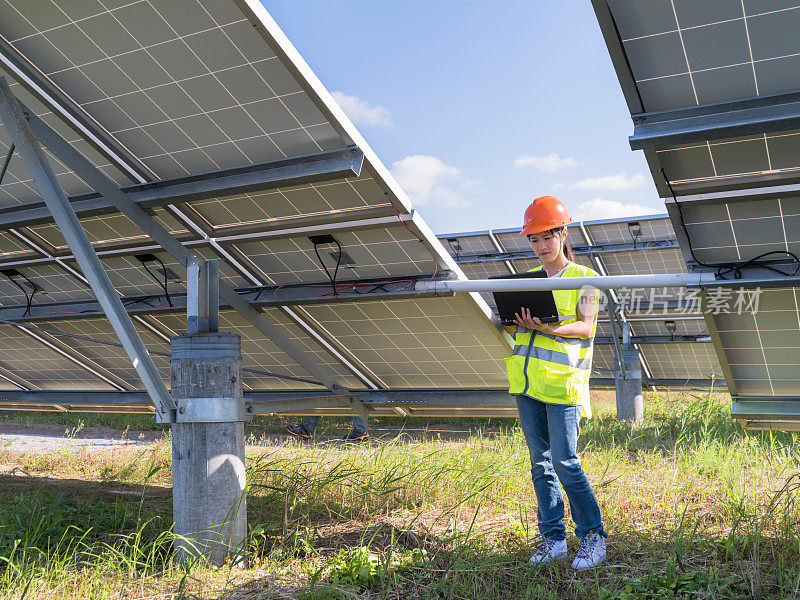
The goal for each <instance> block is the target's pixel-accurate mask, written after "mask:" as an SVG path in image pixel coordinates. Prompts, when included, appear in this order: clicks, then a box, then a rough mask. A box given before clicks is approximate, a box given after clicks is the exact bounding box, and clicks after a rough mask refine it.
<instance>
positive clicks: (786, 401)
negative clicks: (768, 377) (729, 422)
mask: <svg viewBox="0 0 800 600" xmlns="http://www.w3.org/2000/svg"><path fill="white" fill-rule="evenodd" d="M731 416H732V417H734V418H736V419H755V420H764V421H773V420H777V421H780V420H792V421H800V397H795V398H787V397H741V396H740V397H735V398H734V399H733V404H732V405H731Z"/></svg>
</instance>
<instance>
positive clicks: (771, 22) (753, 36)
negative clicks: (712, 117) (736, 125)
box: [608, 0, 800, 112]
mask: <svg viewBox="0 0 800 600" xmlns="http://www.w3.org/2000/svg"><path fill="white" fill-rule="evenodd" d="M608 4H609V7H610V8H611V11H612V14H613V16H614V20H615V24H616V26H617V28H618V31H619V34H620V36H621V38H622V41H623V45H624V48H625V51H626V55H627V58H628V61H629V63H630V66H631V69H632V71H633V75H634V78H635V80H636V83H637V87H638V88H639V93H640V96H641V98H642V100H643V102H644V106H645V111H648V112H650V111H658V110H666V109H672V108H681V107H686V106H694V105H697V104H712V103H717V102H724V101H728V100H736V99H742V98H749V97H755V96H763V95H769V94H777V93H783V92H789V91H795V89H796V87H797V86H796V85H795V84H794V78H791V77H787V73H793V72H798V71H800V61H799V60H798V54H800V42H798V40H797V36H796V35H794V33H793V32H794V31H796V30H797V27H798V25H800V3H798V2H797V1H790V2H783V1H781V2H756V1H749V2H741V3H737V2H728V1H715V2H703V3H698V2H692V1H691V0H656V1H653V2H633V1H631V0H609V2H608Z"/></svg>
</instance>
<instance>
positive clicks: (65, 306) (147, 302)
mask: <svg viewBox="0 0 800 600" xmlns="http://www.w3.org/2000/svg"><path fill="white" fill-rule="evenodd" d="M403 280H405V281H403ZM416 280H430V275H422V276H420V275H413V276H409V277H404V278H400V281H399V282H398V283H395V284H383V285H384V289H381V288H377V289H376V287H377V283H379V282H381V281H385V279H359V280H342V281H341V282H340V281H337V282H336V286H337V288H338V287H339V286H340V285H341V286H342V288H344V286H346V285H353V286H355V288H356V289H360V290H364V291H361V292H359V291H354V290H353V289H351V290H346V289H342V290H341V291H340V292H339V294H338V295H337V296H335V297H334V296H332V295H329V296H323V295H322V294H324V293H325V291H324V290H325V286H329V285H330V283H329V282H328V281H320V282H315V283H310V284H307V285H300V286H279V285H262V286H253V287H250V288H245V289H239V290H237V293H238V294H239V296H240V297H241V298H242V299H243V300H244V301H246V302H249V303H250V304H252V305H253V306H258V307H280V306H294V305H298V304H302V305H308V304H321V303H325V304H330V303H337V302H368V301H370V300H392V299H396V298H425V297H430V296H435V295H436V294H435V293H433V292H417V291H415V290H414V285H413V284H414V282H415V281H416ZM404 288H405V289H404ZM170 299H171V300H172V304H171V305H170V304H169V303H168V302H167V300H166V298H165V297H164V296H155V297H154V296H152V295H146V296H125V297H123V298H122V302H123V304H125V307H126V309H127V311H128V312H129V313H131V314H147V313H161V312H174V311H177V310H182V309H186V308H187V295H186V293H175V294H170ZM219 306H220V308H230V305H229V304H227V303H226V302H224V301H223V302H221V303H220V305H219ZM26 308H27V307H26V306H25V305H22V304H20V305H17V306H0V322H2V321H42V320H48V321H51V320H63V319H81V318H90V317H97V316H102V315H103V310H102V307H101V306H100V304H99V303H98V302H97V301H96V300H78V301H68V302H48V303H36V304H33V305H31V310H30V313H28V314H27V315H26V316H25V317H24V318H23V317H22V313H23V312H24V311H25V310H26Z"/></svg>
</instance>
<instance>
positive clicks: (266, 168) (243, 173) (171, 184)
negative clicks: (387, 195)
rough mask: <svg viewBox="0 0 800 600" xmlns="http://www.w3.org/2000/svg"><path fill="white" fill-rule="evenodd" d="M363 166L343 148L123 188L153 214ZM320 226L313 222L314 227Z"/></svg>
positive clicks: (33, 214) (19, 210) (78, 208)
mask: <svg viewBox="0 0 800 600" xmlns="http://www.w3.org/2000/svg"><path fill="white" fill-rule="evenodd" d="M31 128H32V129H33V130H34V133H36V134H37V136H40V139H43V138H42V137H41V135H40V134H41V133H42V132H40V131H38V129H39V128H38V126H37V124H36V123H33V122H32V123H31ZM45 145H47V144H45ZM363 161H364V155H363V153H362V152H361V150H359V149H358V148H342V149H339V150H330V151H327V152H320V153H318V154H310V155H307V156H301V157H296V158H288V159H282V160H276V161H270V162H266V163H260V164H257V165H251V166H247V167H237V168H233V169H226V170H223V171H216V172H214V173H203V174H199V175H193V176H190V177H181V178H177V179H166V180H162V181H159V182H158V183H157V184H155V183H141V184H138V185H133V186H128V187H125V188H122V191H123V192H124V193H125V194H127V195H128V197H129V199H130V200H132V201H133V202H135V203H136V204H139V205H140V206H143V207H145V208H153V207H156V206H166V205H168V204H174V203H176V202H184V201H188V200H201V199H204V198H213V197H216V196H220V195H232V194H241V193H245V192H248V191H250V190H254V189H259V190H264V189H269V188H275V187H278V186H286V185H292V184H294V183H297V182H298V181H309V180H311V181H327V180H331V179H341V178H344V177H357V176H358V175H359V173H360V172H361V167H362V164H363ZM69 200H70V203H71V204H72V206H73V208H74V209H75V212H76V213H77V214H79V215H81V216H82V217H83V216H91V215H96V214H104V213H108V212H111V211H114V210H116V209H115V207H114V205H113V204H112V203H111V202H109V201H108V199H107V198H105V197H103V196H102V195H99V194H97V193H92V194H84V195H81V196H73V197H71V198H70V199H69ZM385 212H386V211H385V209H383V210H381V214H385ZM50 219H51V217H50V214H49V213H48V212H47V209H46V208H45V207H43V206H41V204H39V203H31V204H25V205H22V206H15V207H10V208H4V209H2V210H0V227H2V228H7V227H21V226H23V225H32V224H37V223H42V222H46V221H49V220H50ZM318 220H319V219H316V218H315V220H314V222H316V221H318ZM280 226H281V227H283V226H285V224H284V223H281V224H280Z"/></svg>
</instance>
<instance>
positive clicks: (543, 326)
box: [514, 308, 553, 334]
mask: <svg viewBox="0 0 800 600" xmlns="http://www.w3.org/2000/svg"><path fill="white" fill-rule="evenodd" d="M520 313H522V314H521V315H520ZM514 316H515V317H516V319H514V323H516V324H517V325H519V326H520V327H525V328H527V329H534V330H536V331H541V332H542V333H550V334H552V333H553V326H552V325H551V324H550V323H542V322H541V321H540V320H539V317H532V316H531V311H530V309H528V308H520V312H518V313H514Z"/></svg>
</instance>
